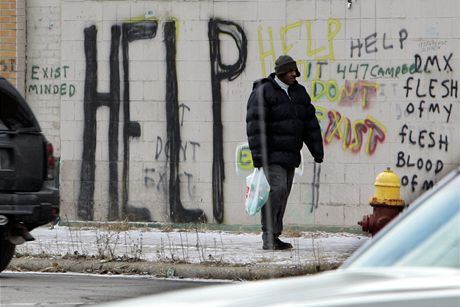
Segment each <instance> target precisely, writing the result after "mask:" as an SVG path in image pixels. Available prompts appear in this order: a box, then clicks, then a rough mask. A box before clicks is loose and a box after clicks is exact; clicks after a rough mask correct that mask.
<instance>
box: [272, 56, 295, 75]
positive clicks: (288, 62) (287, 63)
mask: <svg viewBox="0 0 460 307" xmlns="http://www.w3.org/2000/svg"><path fill="white" fill-rule="evenodd" d="M291 69H295V72H296V76H297V77H300V72H299V69H297V63H296V62H295V61H294V59H293V58H291V57H290V56H288V55H280V56H279V57H278V59H277V60H276V61H275V73H276V75H277V76H279V75H283V74H285V73H287V72H289V71H290V70H291Z"/></svg>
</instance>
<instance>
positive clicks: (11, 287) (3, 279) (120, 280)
mask: <svg viewBox="0 0 460 307" xmlns="http://www.w3.org/2000/svg"><path fill="white" fill-rule="evenodd" d="M218 283H219V282H218V281H212V282H211V281H199V280H171V279H159V278H152V277H148V276H138V275H137V276H120V275H116V276H107V275H90V274H73V273H72V274H69V273H24V272H20V273H16V272H15V273H11V272H3V273H1V274H0V306H2V307H7V306H79V305H84V304H96V303H101V302H107V301H118V300H121V299H125V298H132V297H138V296H143V295H148V294H155V293H163V292H166V291H172V290H179V289H185V288H193V287H202V286H206V285H211V284H218Z"/></svg>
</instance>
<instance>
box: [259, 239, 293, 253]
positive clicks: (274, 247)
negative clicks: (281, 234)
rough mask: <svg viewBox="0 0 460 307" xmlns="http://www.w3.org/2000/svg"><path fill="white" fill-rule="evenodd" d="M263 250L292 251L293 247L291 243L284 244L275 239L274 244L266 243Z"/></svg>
mask: <svg viewBox="0 0 460 307" xmlns="http://www.w3.org/2000/svg"><path fill="white" fill-rule="evenodd" d="M262 248H263V249H264V250H285V249H291V248H292V245H291V243H287V242H283V241H281V240H280V239H278V238H275V240H274V241H273V244H268V243H265V242H264V244H263V246H262Z"/></svg>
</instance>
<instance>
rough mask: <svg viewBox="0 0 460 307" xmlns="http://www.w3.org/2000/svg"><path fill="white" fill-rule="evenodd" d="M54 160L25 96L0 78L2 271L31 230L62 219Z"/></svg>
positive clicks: (27, 237)
mask: <svg viewBox="0 0 460 307" xmlns="http://www.w3.org/2000/svg"><path fill="white" fill-rule="evenodd" d="M55 166H56V159H55V158H54V156H53V146H52V144H51V143H49V142H48V141H47V140H46V138H45V136H44V135H43V133H42V132H41V129H40V126H39V124H38V122H37V120H36V118H35V116H34V114H33V112H32V110H31V109H30V107H29V106H28V104H27V102H26V101H25V100H24V98H23V97H22V96H21V95H20V94H19V92H18V91H17V90H16V89H15V88H14V87H13V86H12V85H11V84H10V83H9V82H8V81H7V80H5V79H4V78H2V77H0V272H1V271H2V270H4V269H5V268H6V266H7V265H8V264H9V262H10V261H11V258H13V255H14V250H15V247H16V245H18V244H22V243H24V242H26V241H31V240H34V238H33V237H32V235H31V234H30V233H29V232H30V231H31V230H32V229H34V228H36V227H38V226H41V225H44V224H47V223H49V222H52V221H54V220H55V219H56V218H57V217H58V215H59V190H58V188H57V187H56V186H57V184H56V180H54V174H55Z"/></svg>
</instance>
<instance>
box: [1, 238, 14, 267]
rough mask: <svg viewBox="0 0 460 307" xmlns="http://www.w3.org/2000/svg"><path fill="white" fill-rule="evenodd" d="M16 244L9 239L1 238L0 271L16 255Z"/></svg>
mask: <svg viewBox="0 0 460 307" xmlns="http://www.w3.org/2000/svg"><path fill="white" fill-rule="evenodd" d="M15 249H16V245H14V244H12V243H11V242H10V241H8V240H4V239H0V272H1V271H3V270H4V269H5V268H6V267H7V266H8V264H9V263H10V261H11V259H12V258H13V256H14V250H15Z"/></svg>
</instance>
